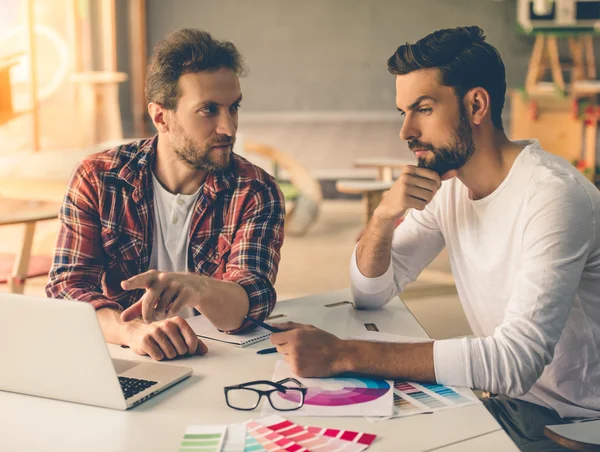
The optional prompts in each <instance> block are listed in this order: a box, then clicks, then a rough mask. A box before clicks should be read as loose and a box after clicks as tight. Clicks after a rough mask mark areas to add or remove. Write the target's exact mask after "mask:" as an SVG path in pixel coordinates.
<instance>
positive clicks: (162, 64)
mask: <svg viewBox="0 0 600 452" xmlns="http://www.w3.org/2000/svg"><path fill="white" fill-rule="evenodd" d="M221 68H229V69H232V70H233V71H234V72H235V73H236V74H237V75H243V73H244V72H245V67H244V61H243V58H242V55H241V54H240V53H239V52H238V50H237V49H236V47H235V46H234V45H233V44H232V43H231V42H229V41H218V40H216V39H214V38H213V37H212V36H211V35H210V33H207V32H206V31H203V30H199V29H195V28H182V29H181V30H177V31H175V32H173V33H171V34H170V35H168V36H167V37H166V38H165V39H164V40H162V41H161V42H159V43H158V44H157V45H156V47H155V48H154V51H153V52H152V57H151V58H150V62H149V63H148V71H147V75H146V101H147V102H148V103H150V102H156V103H157V104H159V105H162V106H163V107H164V108H167V109H169V110H175V109H176V108H177V100H178V99H179V96H180V94H181V93H180V92H179V89H178V83H177V82H178V81H179V77H181V76H182V75H184V74H187V73H189V72H201V71H214V70H217V69H221Z"/></svg>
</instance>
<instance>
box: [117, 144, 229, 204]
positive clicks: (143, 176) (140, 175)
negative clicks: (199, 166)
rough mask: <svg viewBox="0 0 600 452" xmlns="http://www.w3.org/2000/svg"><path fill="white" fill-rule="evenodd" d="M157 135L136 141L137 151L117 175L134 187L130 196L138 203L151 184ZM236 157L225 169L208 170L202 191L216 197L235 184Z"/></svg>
mask: <svg viewBox="0 0 600 452" xmlns="http://www.w3.org/2000/svg"><path fill="white" fill-rule="evenodd" d="M157 144H158V135H154V136H153V137H152V138H149V139H147V140H141V141H138V142H137V151H133V152H132V153H131V154H132V155H131V158H130V159H129V160H128V161H127V163H125V165H124V166H123V168H121V171H119V177H120V178H121V179H123V180H124V181H125V182H127V183H128V184H129V185H131V186H132V187H133V188H134V191H133V194H132V197H133V200H134V201H135V202H136V203H138V202H139V201H140V200H141V199H143V197H144V195H145V194H147V193H149V191H148V190H146V187H147V186H148V185H149V184H151V177H149V176H150V173H151V169H152V168H151V167H152V163H153V162H154V158H155V155H156V145H157ZM238 164H239V162H238V159H237V157H236V156H235V154H233V155H232V157H231V166H230V167H229V169H227V170H225V171H216V172H210V173H208V175H207V176H206V180H205V181H204V192H205V193H206V194H208V195H209V196H210V197H213V198H216V196H217V193H219V192H221V191H225V190H231V189H233V188H235V186H236V180H237V176H236V172H237V171H236V169H237V168H238Z"/></svg>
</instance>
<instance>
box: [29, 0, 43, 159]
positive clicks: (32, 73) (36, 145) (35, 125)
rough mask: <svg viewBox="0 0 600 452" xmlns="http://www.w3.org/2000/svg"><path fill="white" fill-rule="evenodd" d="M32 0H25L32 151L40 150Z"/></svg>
mask: <svg viewBox="0 0 600 452" xmlns="http://www.w3.org/2000/svg"><path fill="white" fill-rule="evenodd" d="M33 3H34V2H33V0H27V29H28V34H27V39H28V45H29V77H30V79H31V85H30V87H31V91H30V93H31V113H32V116H31V117H32V134H33V135H32V139H33V141H32V143H33V146H32V147H33V151H34V152H37V151H39V150H40V111H39V101H38V93H37V86H38V82H37V61H36V51H35V28H34V27H35V22H34V11H33V7H34V5H33Z"/></svg>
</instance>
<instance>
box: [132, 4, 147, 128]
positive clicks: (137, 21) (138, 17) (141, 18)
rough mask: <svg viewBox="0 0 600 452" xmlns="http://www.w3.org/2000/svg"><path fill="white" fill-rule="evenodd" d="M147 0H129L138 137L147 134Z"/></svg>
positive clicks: (135, 123)
mask: <svg viewBox="0 0 600 452" xmlns="http://www.w3.org/2000/svg"><path fill="white" fill-rule="evenodd" d="M147 59H148V45H147V42H146V0H129V60H130V62H131V110H132V113H133V128H134V130H135V135H136V136H138V137H143V136H146V134H147V130H146V120H145V119H146V110H147V105H146V96H145V86H146V60H147Z"/></svg>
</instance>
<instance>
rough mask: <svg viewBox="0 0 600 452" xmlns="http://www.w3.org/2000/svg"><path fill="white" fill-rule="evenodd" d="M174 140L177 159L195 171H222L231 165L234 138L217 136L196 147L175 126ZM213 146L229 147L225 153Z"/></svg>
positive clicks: (177, 126) (181, 129)
mask: <svg viewBox="0 0 600 452" xmlns="http://www.w3.org/2000/svg"><path fill="white" fill-rule="evenodd" d="M175 132H176V137H177V138H176V139H175V140H173V142H172V145H173V151H174V152H175V154H176V155H177V157H178V158H179V159H180V160H181V161H182V162H184V163H185V164H186V165H188V166H189V167H190V168H193V169H195V170H206V171H208V172H217V171H224V170H226V169H228V168H229V166H230V165H231V154H232V149H233V144H234V143H235V137H229V136H227V135H217V136H216V137H215V138H212V139H211V140H210V141H208V142H207V143H206V144H205V145H204V146H198V145H197V144H196V143H194V141H193V140H192V139H191V138H190V137H189V136H187V135H186V133H185V131H184V130H183V128H182V127H180V126H179V124H176V125H175ZM214 146H229V148H228V150H227V151H222V150H219V149H213V147H214Z"/></svg>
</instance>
